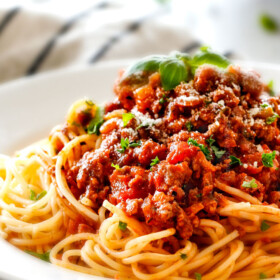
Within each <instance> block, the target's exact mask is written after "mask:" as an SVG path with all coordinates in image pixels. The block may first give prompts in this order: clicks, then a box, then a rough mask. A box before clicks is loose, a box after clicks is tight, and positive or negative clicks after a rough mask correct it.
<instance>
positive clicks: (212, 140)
mask: <svg viewBox="0 0 280 280" xmlns="http://www.w3.org/2000/svg"><path fill="white" fill-rule="evenodd" d="M206 142H207V143H208V144H209V145H210V146H212V145H213V144H214V142H215V139H213V138H212V135H211V136H210V138H208V139H206Z"/></svg>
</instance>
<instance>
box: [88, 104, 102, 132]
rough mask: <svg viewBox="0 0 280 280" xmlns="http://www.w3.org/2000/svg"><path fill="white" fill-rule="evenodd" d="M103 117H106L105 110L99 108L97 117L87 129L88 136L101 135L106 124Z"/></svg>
mask: <svg viewBox="0 0 280 280" xmlns="http://www.w3.org/2000/svg"><path fill="white" fill-rule="evenodd" d="M103 116H104V108H103V107H97V109H96V113H95V116H94V118H93V119H92V120H91V121H90V123H89V125H88V127H87V132H88V134H96V135H99V134H100V131H99V129H100V127H101V125H102V124H103V122H104V119H103Z"/></svg>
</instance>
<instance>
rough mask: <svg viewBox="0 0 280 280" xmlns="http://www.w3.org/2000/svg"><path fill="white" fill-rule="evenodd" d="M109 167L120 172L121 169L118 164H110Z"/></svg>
mask: <svg viewBox="0 0 280 280" xmlns="http://www.w3.org/2000/svg"><path fill="white" fill-rule="evenodd" d="M111 166H112V167H114V168H115V169H116V170H120V169H121V168H120V166H119V165H118V164H114V163H112V164H111Z"/></svg>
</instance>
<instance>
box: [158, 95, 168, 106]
mask: <svg viewBox="0 0 280 280" xmlns="http://www.w3.org/2000/svg"><path fill="white" fill-rule="evenodd" d="M165 102H167V98H166V95H165V94H163V96H162V98H161V99H160V100H159V104H164V103H165Z"/></svg>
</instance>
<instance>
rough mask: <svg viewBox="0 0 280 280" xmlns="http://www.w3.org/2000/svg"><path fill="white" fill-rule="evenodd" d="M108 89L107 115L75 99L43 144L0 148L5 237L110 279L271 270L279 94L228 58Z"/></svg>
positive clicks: (275, 248)
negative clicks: (172, 80) (167, 84)
mask: <svg viewBox="0 0 280 280" xmlns="http://www.w3.org/2000/svg"><path fill="white" fill-rule="evenodd" d="M121 76H122V74H121ZM115 92H116V94H117V97H118V98H117V100H116V101H114V102H113V103H108V104H107V105H106V107H105V115H103V114H102V110H101V107H98V106H96V105H95V104H93V103H92V102H91V101H89V100H86V99H85V100H80V101H78V102H76V103H75V104H74V105H73V106H72V107H71V108H70V111H69V113H68V115H67V122H66V124H65V125H63V126H58V127H56V128H54V130H53V131H52V133H51V136H50V137H49V139H47V140H45V141H41V142H39V143H36V144H34V145H31V146H30V147H27V148H25V149H24V150H22V151H20V152H18V153H17V154H16V156H15V157H12V158H11V157H7V156H3V155H2V156H1V157H0V211H1V212H0V213H1V215H0V235H1V237H2V238H5V239H7V240H8V241H9V242H10V243H12V244H13V245H15V246H17V247H19V248H20V249H22V250H25V251H27V252H28V253H31V254H33V255H35V256H37V257H40V258H42V259H44V260H46V259H49V261H50V262H51V263H53V264H56V265H59V266H62V267H65V268H69V269H72V270H76V271H80V272H84V273H88V274H92V275H97V276H103V277H109V278H114V279H143V280H152V279H170V280H181V279H182V280H183V279H184V280H188V279H197V280H199V279H203V280H211V279H219V280H222V279H234V280H245V279H265V278H268V277H276V276H277V275H278V273H280V236H279V230H280V209H279V207H278V206H279V204H277V203H278V200H277V199H279V198H280V196H278V190H277V188H276V187H273V186H277V183H278V182H279V179H278V178H279V177H278V165H279V164H278V154H279V153H278V152H277V151H278V150H279V151H280V146H279V144H278V140H277V139H278V135H279V130H278V124H277V118H278V115H277V113H278V105H277V104H280V101H279V98H278V97H277V98H276V97H269V96H268V95H267V94H266V93H265V88H264V87H263V85H262V84H261V83H260V81H259V77H258V76H257V75H256V74H252V73H244V72H242V71H240V69H238V68H234V67H233V66H230V67H228V68H227V69H226V70H225V71H221V70H218V69H217V68H215V67H212V66H202V67H200V68H198V69H197V70H196V73H195V76H194V78H193V80H191V81H189V82H182V83H180V84H179V85H178V86H177V87H176V88H175V89H174V90H164V89H163V88H162V87H161V79H160V75H159V74H158V73H157V72H156V73H150V72H148V74H145V73H144V74H143V76H142V77H141V76H136V77H135V76H133V78H132V79H128V80H123V79H122V80H119V81H118V82H117V83H116V86H115ZM264 96H265V97H264ZM261 105H263V106H261ZM245 110H246V112H247V113H246V112H245ZM253 111H254V112H253ZM248 112H250V113H248ZM276 115H277V116H276ZM273 117H275V118H274V119H269V121H267V120H268V118H273ZM263 120H264V121H263ZM265 121H266V124H267V127H265V125H264V124H263V122H265ZM259 124H260V125H259ZM99 134H100V135H99ZM245 134H246V135H245ZM260 149H261V151H259V150H260ZM272 150H273V151H275V152H272ZM263 154H266V155H270V157H269V156H263ZM242 155H245V156H244V157H243V156H242ZM265 160H266V161H265ZM261 162H262V163H261ZM267 162H268V163H267ZM262 178H264V179H262ZM278 197H279V198H278Z"/></svg>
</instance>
